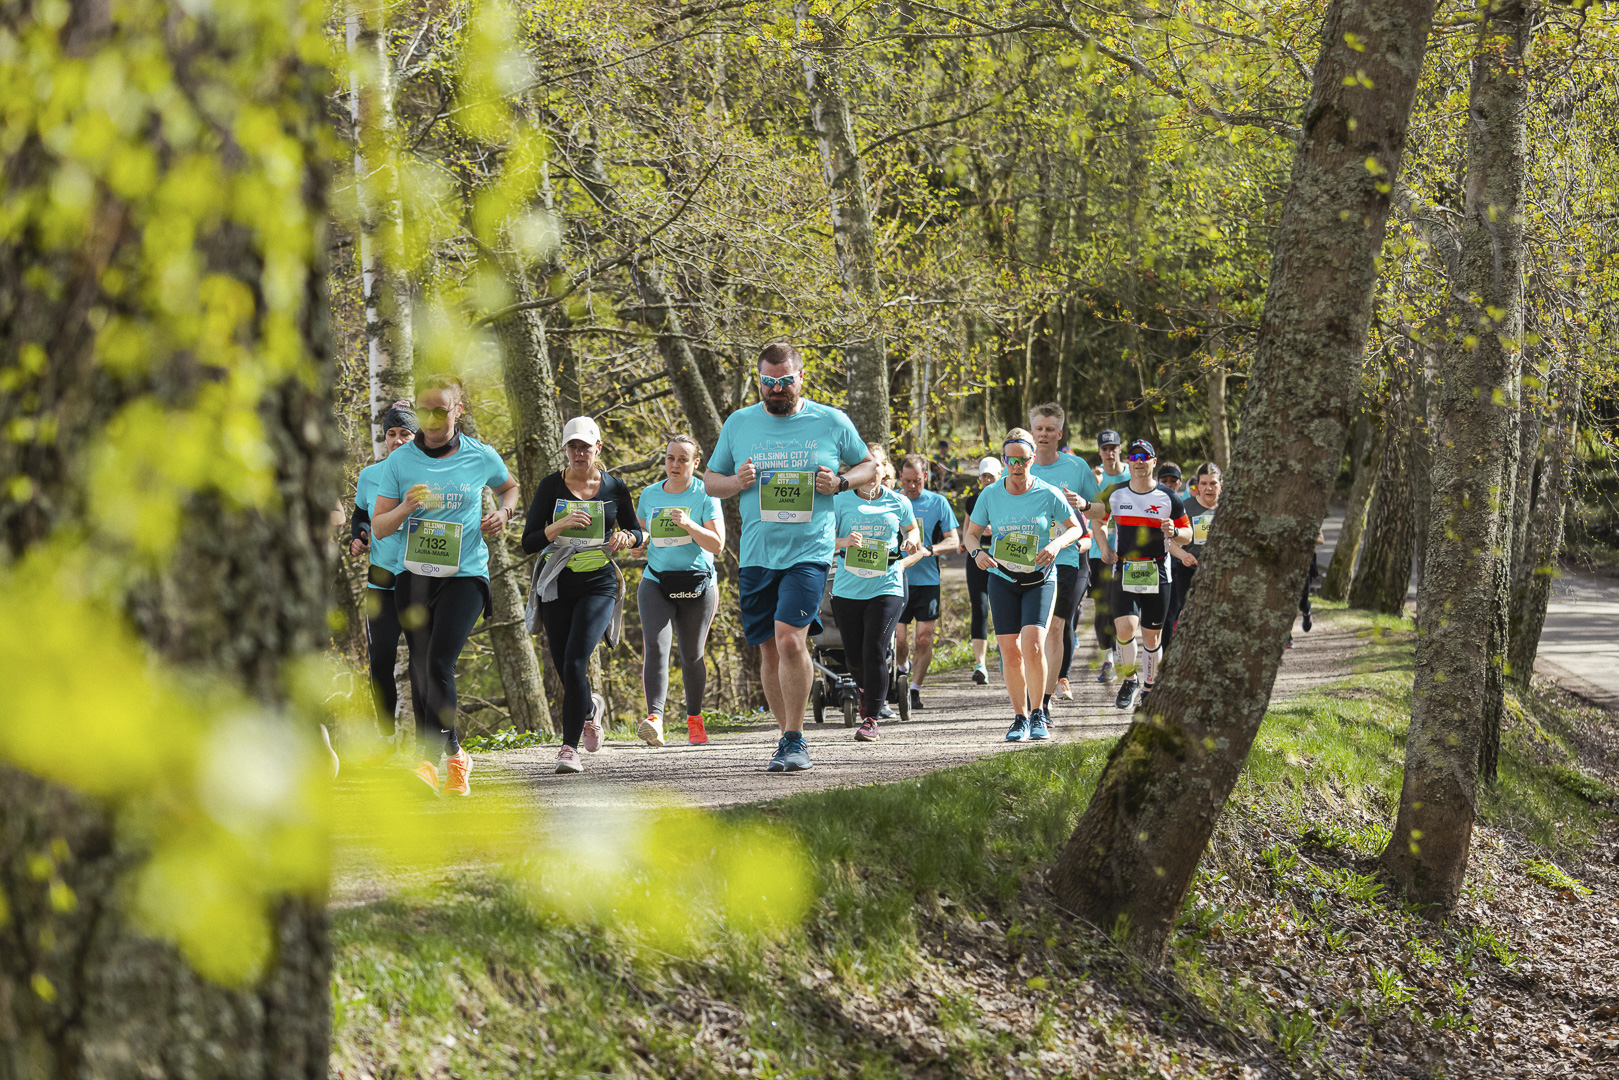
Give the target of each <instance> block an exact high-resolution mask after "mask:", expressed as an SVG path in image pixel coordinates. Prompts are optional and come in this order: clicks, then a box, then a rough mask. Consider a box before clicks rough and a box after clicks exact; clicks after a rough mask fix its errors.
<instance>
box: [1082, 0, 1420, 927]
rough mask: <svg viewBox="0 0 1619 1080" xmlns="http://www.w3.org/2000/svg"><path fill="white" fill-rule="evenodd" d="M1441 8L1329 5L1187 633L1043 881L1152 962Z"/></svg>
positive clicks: (1187, 879) (1298, 528)
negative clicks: (1226, 477) (1222, 494)
mask: <svg viewBox="0 0 1619 1080" xmlns="http://www.w3.org/2000/svg"><path fill="white" fill-rule="evenodd" d="M1432 18H1433V5H1432V4H1431V3H1430V2H1428V0H1333V3H1332V4H1331V6H1330V8H1329V9H1328V11H1327V15H1326V20H1325V25H1324V27H1323V30H1322V35H1321V51H1320V54H1319V56H1318V58H1317V60H1316V67H1315V77H1314V86H1313V88H1312V91H1311V95H1310V100H1309V102H1308V103H1307V105H1306V106H1305V110H1304V114H1303V131H1302V135H1301V139H1300V142H1299V145H1298V147H1297V150H1296V151H1295V155H1294V159H1293V170H1292V178H1291V183H1290V186H1289V189H1288V192H1287V195H1286V197H1285V199H1284V201H1283V205H1282V215H1281V222H1280V226H1279V230H1278V237H1277V243H1276V250H1275V256H1274V259H1273V260H1272V264H1271V265H1272V268H1273V269H1272V277H1271V282H1270V288H1269V290H1268V292H1267V295H1266V299H1265V310H1264V314H1263V317H1262V319H1261V322H1260V329H1259V340H1258V345H1257V351H1256V355H1255V359H1254V365H1253V372H1252V375H1251V376H1250V386H1249V388H1248V393H1247V395H1246V399H1245V403H1244V408H1243V415H1242V424H1241V433H1242V437H1241V438H1240V439H1239V440H1237V444H1236V445H1235V446H1234V447H1233V460H1232V468H1231V480H1232V482H1231V484H1230V485H1229V488H1228V490H1229V492H1230V495H1229V496H1228V497H1227V498H1226V499H1224V500H1222V502H1221V512H1220V514H1219V515H1218V516H1217V517H1216V518H1215V525H1214V535H1213V537H1211V542H1210V544H1209V557H1208V559H1207V561H1206V562H1205V563H1204V566H1203V568H1202V569H1201V570H1200V571H1199V573H1198V588H1197V591H1196V592H1194V593H1193V594H1192V599H1191V601H1190V602H1189V603H1188V605H1187V608H1186V611H1185V613H1184V614H1183V615H1182V616H1181V617H1182V619H1183V621H1184V623H1185V625H1184V627H1183V629H1182V632H1181V633H1180V634H1178V635H1177V638H1176V640H1177V641H1178V642H1179V643H1180V644H1179V645H1178V646H1177V649H1176V650H1175V651H1174V652H1172V653H1171V654H1170V655H1169V657H1168V659H1167V661H1166V663H1165V667H1164V671H1163V674H1162V676H1161V678H1160V681H1159V683H1158V688H1157V689H1156V690H1155V691H1154V692H1153V695H1152V698H1151V699H1150V701H1149V703H1148V704H1147V705H1146V706H1144V707H1143V709H1142V711H1141V712H1140V713H1138V714H1137V719H1136V721H1135V722H1134V723H1132V724H1131V726H1130V729H1129V730H1128V731H1127V732H1126V733H1125V735H1124V737H1123V738H1121V739H1120V740H1119V741H1118V743H1117V744H1116V745H1115V746H1114V749H1113V751H1112V753H1111V755H1110V756H1109V759H1108V763H1107V766H1106V768H1105V769H1104V770H1103V773H1102V776H1101V778H1100V779H1099V781H1098V783H1097V787H1096V793H1095V795H1094V796H1093V797H1092V799H1091V802H1090V805H1089V806H1088V807H1086V810H1085V813H1084V816H1083V817H1082V818H1081V819H1080V822H1079V825H1078V827H1077V828H1076V829H1075V831H1074V835H1073V837H1072V838H1071V839H1070V840H1069V842H1068V845H1067V847H1066V848H1065V850H1064V851H1063V852H1062V855H1061V857H1060V858H1059V859H1058V862H1057V865H1056V869H1055V871H1054V873H1053V875H1052V878H1051V883H1052V887H1053V888H1054V890H1055V891H1056V893H1057V895H1058V897H1059V898H1060V900H1061V901H1062V902H1063V904H1064V905H1066V906H1067V907H1068V908H1069V909H1070V910H1071V911H1074V912H1075V913H1077V914H1078V915H1080V916H1082V917H1084V918H1086V919H1088V920H1090V921H1091V922H1092V923H1094V924H1096V925H1098V926H1101V927H1103V928H1106V929H1109V930H1112V929H1115V928H1119V929H1122V930H1123V932H1124V933H1125V934H1127V935H1128V939H1129V941H1130V943H1131V945H1132V946H1133V947H1134V948H1135V949H1136V950H1138V951H1139V952H1141V953H1142V954H1144V955H1147V956H1149V957H1157V956H1161V955H1162V953H1163V951H1164V949H1165V948H1166V947H1167V945H1168V943H1169V939H1170V935H1171V933H1172V932H1173V930H1174V926H1175V919H1176V916H1177V914H1178V913H1179V911H1180V906H1181V902H1182V900H1183V899H1184V897H1185V895H1186V890H1187V889H1188V887H1189V886H1190V885H1191V882H1192V878H1193V875H1194V874H1195V872H1196V870H1197V864H1198V861H1199V859H1200V858H1201V857H1202V855H1203V851H1204V848H1205V847H1206V846H1207V844H1208V840H1209V837H1210V835H1211V834H1212V833H1213V830H1214V824H1215V820H1216V819H1217V818H1218V816H1219V814H1220V811H1221V808H1222V807H1223V806H1224V805H1225V801H1226V798H1227V797H1228V796H1229V794H1230V792H1231V789H1232V786H1233V785H1234V784H1235V783H1236V781H1237V777H1238V775H1239V773H1240V772H1241V770H1242V766H1243V762H1244V760H1245V759H1246V758H1247V756H1248V750H1249V748H1250V747H1251V746H1252V744H1253V740H1254V736H1255V735H1256V734H1257V733H1258V731H1259V725H1260V721H1261V720H1262V718H1263V717H1264V713H1265V707H1266V705H1267V703H1268V702H1269V700H1270V693H1271V687H1272V684H1273V683H1274V681H1275V677H1276V669H1277V667H1278V666H1279V664H1280V662H1281V656H1282V650H1283V647H1284V643H1285V641H1286V637H1287V633H1288V629H1289V627H1290V626H1291V625H1292V622H1293V617H1294V614H1295V612H1296V611H1297V607H1298V598H1299V594H1300V593H1301V592H1302V591H1303V588H1304V580H1305V574H1306V572H1307V568H1308V566H1309V563H1310V558H1311V554H1312V552H1313V550H1314V543H1315V537H1316V533H1317V530H1319V528H1320V526H1321V522H1322V519H1323V518H1324V517H1325V515H1326V509H1327V495H1328V493H1329V492H1330V491H1331V490H1332V484H1333V480H1334V478H1335V477H1336V475H1337V472H1338V467H1339V463H1340V461H1341V459H1342V454H1343V447H1344V441H1345V436H1346V434H1347V428H1348V420H1349V410H1350V407H1351V406H1352V405H1353V404H1354V401H1355V396H1356V392H1357V390H1358V388H1359V382H1360V364H1361V358H1362V355H1363V353H1364V350H1365V346H1366V334H1367V327H1368V324H1369V322H1370V319H1371V310H1372V294H1373V287H1374V285H1375V284H1376V280H1377V256H1378V253H1379V251H1380V250H1381V248H1382V244H1383V236H1384V230H1385V225H1386V222H1387V218H1388V211H1389V191H1390V190H1391V186H1392V183H1393V181H1394V178H1395V177H1396V176H1397V175H1398V173H1399V170H1400V165H1401V159H1402V157H1403V155H1404V152H1405V143H1406V132H1407V128H1408V124H1409V120H1410V114H1411V106H1412V101H1413V98H1414V95H1415V91H1416V85H1417V79H1418V76H1419V75H1420V73H1421V69H1422V61H1423V56H1424V54H1425V53H1426V51H1427V42H1428V30H1429V24H1430V23H1431V21H1432ZM1352 44H1353V45H1355V46H1363V47H1364V51H1359V50H1358V49H1357V48H1354V47H1351V45H1352ZM1357 72H1360V73H1363V76H1362V77H1357ZM1346 84H1347V85H1346ZM1368 161H1371V162H1373V163H1375V165H1376V168H1375V169H1373V170H1368V167H1367V162H1368Z"/></svg>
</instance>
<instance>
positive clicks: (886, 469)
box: [869, 446, 899, 486]
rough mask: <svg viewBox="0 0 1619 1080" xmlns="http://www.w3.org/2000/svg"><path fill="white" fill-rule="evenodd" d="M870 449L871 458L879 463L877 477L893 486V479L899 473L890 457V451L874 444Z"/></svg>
mask: <svg viewBox="0 0 1619 1080" xmlns="http://www.w3.org/2000/svg"><path fill="white" fill-rule="evenodd" d="M869 449H870V450H871V460H872V461H875V462H876V463H877V479H878V480H881V481H883V482H885V483H888V484H889V486H892V481H893V480H894V479H895V478H896V477H897V476H898V475H899V474H898V473H896V472H895V471H894V463H893V462H892V461H890V460H889V459H888V451H887V450H884V449H883V448H882V447H880V446H873V447H870V448H869Z"/></svg>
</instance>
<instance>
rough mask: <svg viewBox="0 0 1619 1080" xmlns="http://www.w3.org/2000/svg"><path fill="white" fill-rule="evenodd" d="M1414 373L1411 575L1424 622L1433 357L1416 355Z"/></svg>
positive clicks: (1430, 501)
mask: <svg viewBox="0 0 1619 1080" xmlns="http://www.w3.org/2000/svg"><path fill="white" fill-rule="evenodd" d="M1417 359H1418V362H1417V365H1416V367H1415V368H1414V369H1413V370H1412V382H1411V388H1412V395H1411V458H1410V461H1411V465H1410V469H1411V518H1412V523H1413V525H1414V526H1415V529H1414V532H1413V537H1414V539H1413V541H1412V556H1413V558H1412V570H1411V573H1412V575H1413V576H1414V577H1415V578H1416V582H1417V619H1418V621H1419V622H1420V621H1421V619H1422V571H1423V569H1424V567H1426V566H1427V563H1428V526H1429V524H1430V523H1431V522H1432V519H1433V440H1432V439H1431V438H1430V433H1431V432H1432V431H1433V402H1434V394H1433V388H1434V377H1435V372H1434V364H1435V360H1434V357H1433V354H1432V353H1430V352H1429V351H1428V350H1427V349H1422V350H1419V351H1418V353H1417Z"/></svg>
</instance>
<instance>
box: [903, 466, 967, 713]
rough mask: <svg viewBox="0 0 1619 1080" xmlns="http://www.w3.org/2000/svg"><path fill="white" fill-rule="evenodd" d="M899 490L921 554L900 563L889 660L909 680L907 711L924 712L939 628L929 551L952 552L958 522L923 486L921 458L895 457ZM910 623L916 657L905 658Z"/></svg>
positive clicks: (935, 564) (935, 574)
mask: <svg viewBox="0 0 1619 1080" xmlns="http://www.w3.org/2000/svg"><path fill="white" fill-rule="evenodd" d="M899 486H900V490H901V491H902V492H904V493H905V497H906V498H907V499H909V500H911V509H912V510H913V511H914V512H915V513H916V520H917V522H918V524H920V525H921V526H922V550H921V551H919V552H917V553H916V554H915V555H912V556H909V557H908V558H907V559H906V565H905V589H906V595H905V607H904V608H903V609H902V610H901V611H900V613H899V625H898V626H897V627H896V628H895V631H894V636H895V646H894V647H895V659H897V660H898V661H899V670H900V672H901V673H902V674H908V675H909V676H910V679H911V708H913V709H921V708H924V707H925V706H923V704H922V683H923V681H924V680H926V679H927V677H928V664H930V663H932V661H933V630H934V628H935V627H936V626H938V624H939V585H940V582H939V558H938V556H937V555H935V554H934V552H935V551H954V550H955V549H956V546H957V544H958V543H959V540H958V537H957V532H956V530H957V529H958V528H959V527H960V522H958V521H957V520H956V512H955V511H954V510H952V509H951V508H950V500H948V499H946V498H945V497H944V496H943V495H940V494H939V493H938V492H937V491H929V490H928V489H927V488H928V463H927V459H925V458H924V457H922V455H921V454H906V455H905V456H904V457H903V458H901V459H900V468H899ZM913 622H914V623H916V657H915V659H914V660H912V659H911V655H910V644H911V642H910V634H909V630H910V624H911V623H913Z"/></svg>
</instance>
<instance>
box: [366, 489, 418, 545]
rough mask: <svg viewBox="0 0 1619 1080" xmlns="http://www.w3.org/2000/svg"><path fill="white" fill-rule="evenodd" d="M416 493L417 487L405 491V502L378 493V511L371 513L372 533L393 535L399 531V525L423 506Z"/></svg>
mask: <svg viewBox="0 0 1619 1080" xmlns="http://www.w3.org/2000/svg"><path fill="white" fill-rule="evenodd" d="M415 495H416V489H415V488H411V489H410V490H409V491H407V492H405V499H404V501H403V502H401V501H399V500H398V499H390V498H388V496H386V495H378V496H377V505H376V511H377V512H376V513H374V514H372V515H371V535H372V536H392V535H393V534H394V533H396V532H398V531H399V526H401V525H403V524H404V523H405V519H406V518H408V517H410V515H412V514H414V513H415V512H416V511H418V510H420V509H421V508H422V504H421V503H419V502H417V501H416V497H415Z"/></svg>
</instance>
